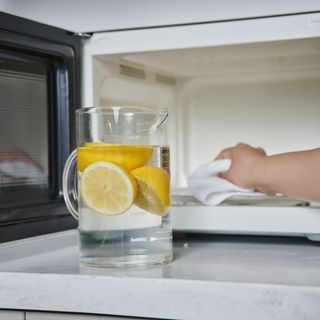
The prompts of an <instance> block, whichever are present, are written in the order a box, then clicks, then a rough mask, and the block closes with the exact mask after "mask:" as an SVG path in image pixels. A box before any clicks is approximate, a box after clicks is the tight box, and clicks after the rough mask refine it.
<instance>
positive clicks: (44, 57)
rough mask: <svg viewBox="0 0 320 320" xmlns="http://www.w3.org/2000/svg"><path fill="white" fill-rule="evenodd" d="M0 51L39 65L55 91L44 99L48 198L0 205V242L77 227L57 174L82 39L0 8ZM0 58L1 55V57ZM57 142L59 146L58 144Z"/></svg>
mask: <svg viewBox="0 0 320 320" xmlns="http://www.w3.org/2000/svg"><path fill="white" fill-rule="evenodd" d="M0 52H1V54H2V55H3V57H4V55H7V56H8V55H9V56H10V55H12V57H14V59H13V60H16V62H17V63H19V61H20V62H25V63H26V64H28V62H27V61H28V60H29V64H30V66H31V65H32V63H33V62H34V63H43V64H45V65H47V67H48V69H50V72H48V74H50V79H49V81H48V83H49V86H50V90H52V92H54V94H52V95H51V99H50V101H48V103H49V106H51V107H50V108H49V112H50V116H49V119H50V123H49V124H48V126H49V130H51V133H53V134H51V135H49V137H51V141H49V144H50V145H52V146H53V147H52V150H51V151H50V152H51V154H50V157H49V158H50V161H51V163H50V165H49V167H50V170H51V171H50V172H49V178H50V180H51V183H50V185H51V186H52V187H51V189H50V198H49V199H47V201H44V203H28V204H26V205H24V206H22V207H14V208H7V209H3V210H2V209H1V210H0V211H1V212H0V217H1V219H0V242H4V241H11V240H16V239H21V238H25V237H30V236H35V235H40V234H45V233H50V232H56V231H60V230H65V229H70V228H74V227H76V225H77V223H76V222H75V221H74V219H73V218H72V217H71V215H70V214H69V213H68V211H67V209H66V207H65V204H64V201H63V197H62V181H61V175H62V170H63V166H64V163H65V160H66V158H67V156H68V155H69V154H70V152H71V151H72V149H73V148H74V147H75V116H74V115H75V110H76V109H78V108H79V107H80V80H81V75H80V70H81V65H80V61H81V39H80V38H78V37H76V36H74V35H73V33H72V32H69V31H66V30H62V29H59V28H55V27H51V26H48V25H45V24H42V23H38V22H34V21H30V20H27V19H24V18H20V17H16V16H13V15H10V14H6V13H1V12H0ZM0 58H1V57H0ZM58 144H59V145H58Z"/></svg>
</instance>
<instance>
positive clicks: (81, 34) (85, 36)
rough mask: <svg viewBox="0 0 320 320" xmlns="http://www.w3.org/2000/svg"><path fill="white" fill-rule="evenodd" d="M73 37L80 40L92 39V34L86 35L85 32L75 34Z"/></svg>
mask: <svg viewBox="0 0 320 320" xmlns="http://www.w3.org/2000/svg"><path fill="white" fill-rule="evenodd" d="M73 35H74V36H75V37H78V38H81V39H89V38H91V37H92V33H87V32H76V33H74V34H73Z"/></svg>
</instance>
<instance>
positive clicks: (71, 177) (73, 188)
mask: <svg viewBox="0 0 320 320" xmlns="http://www.w3.org/2000/svg"><path fill="white" fill-rule="evenodd" d="M76 160H77V150H73V151H72V153H71V154H70V155H69V157H68V159H67V161H66V164H65V166H64V169H63V174H62V191H63V197H64V201H65V203H66V206H67V208H68V210H69V212H70V213H71V215H72V216H73V217H74V218H75V219H76V220H79V214H78V190H77V189H78V188H77V161H76Z"/></svg>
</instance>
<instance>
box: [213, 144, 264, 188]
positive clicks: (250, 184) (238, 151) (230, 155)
mask: <svg viewBox="0 0 320 320" xmlns="http://www.w3.org/2000/svg"><path fill="white" fill-rule="evenodd" d="M266 157H267V154H266V152H265V151H264V149H262V148H254V147H251V146H249V145H248V144H245V143H238V144H237V145H236V146H234V147H231V148H227V149H224V150H222V151H221V152H220V153H219V155H218V156H217V157H216V158H215V160H218V159H231V166H230V169H229V170H228V171H225V172H222V173H220V175H219V176H220V177H222V178H224V179H227V180H229V181H231V182H233V183H234V184H236V185H238V186H239V187H242V188H246V189H258V185H257V175H258V174H259V170H261V163H262V162H263V160H264V159H265V158H266Z"/></svg>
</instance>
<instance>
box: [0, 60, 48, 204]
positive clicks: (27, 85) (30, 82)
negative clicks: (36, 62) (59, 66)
mask: <svg viewBox="0 0 320 320" xmlns="http://www.w3.org/2000/svg"><path fill="white" fill-rule="evenodd" d="M37 69H38V70H36V71H32V72H27V71H21V70H14V69H13V68H11V69H10V68H8V67H1V66H0V193H1V202H0V208H1V209H3V208H6V207H12V206H18V205H22V204H26V205H27V204H28V203H29V204H31V203H32V204H34V203H39V202H43V201H44V200H45V199H48V194H49V165H48V164H49V159H48V150H49V145H48V143H49V142H48V139H49V138H48V131H49V130H48V129H49V128H48V79H47V78H48V77H47V72H46V68H45V67H43V68H41V67H39V66H38V67H37Z"/></svg>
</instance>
